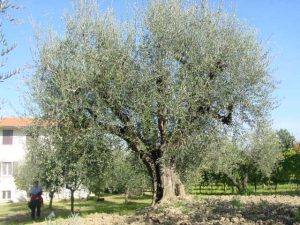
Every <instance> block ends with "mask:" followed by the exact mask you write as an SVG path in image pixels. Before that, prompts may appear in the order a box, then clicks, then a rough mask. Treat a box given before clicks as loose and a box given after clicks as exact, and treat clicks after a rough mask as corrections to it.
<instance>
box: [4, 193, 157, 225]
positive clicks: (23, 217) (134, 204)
mask: <svg viewBox="0 0 300 225" xmlns="http://www.w3.org/2000/svg"><path fill="white" fill-rule="evenodd" d="M104 199H105V201H96V200H95V199H91V200H75V206H74V209H75V212H76V213H78V215H79V216H81V217H84V216H86V215H88V214H91V213H96V212H98V213H118V214H127V213H130V212H132V211H134V210H136V209H138V208H142V207H146V206H149V205H150V203H151V196H150V195H144V197H141V198H137V199H130V200H129V202H128V203H127V204H125V203H124V197H123V196H122V195H108V196H105V197H104ZM41 211H42V213H41V219H40V221H44V220H45V219H46V217H47V216H48V215H49V214H50V212H51V211H53V212H54V213H55V218H68V217H69V216H70V202H69V201H67V200H61V201H54V202H53V209H52V210H49V209H48V202H45V204H44V207H43V208H42V210H41ZM32 223H33V221H32V220H31V218H30V209H29V208H28V207H27V203H26V202H23V203H9V204H3V205H0V224H3V225H4V224H7V225H8V224H9V225H15V224H32Z"/></svg>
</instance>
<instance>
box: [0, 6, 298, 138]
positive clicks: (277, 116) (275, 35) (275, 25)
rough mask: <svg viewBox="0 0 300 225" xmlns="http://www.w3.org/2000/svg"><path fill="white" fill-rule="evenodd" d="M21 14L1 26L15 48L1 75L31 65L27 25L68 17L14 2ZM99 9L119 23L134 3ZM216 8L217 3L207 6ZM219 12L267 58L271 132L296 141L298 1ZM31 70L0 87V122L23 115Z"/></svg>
mask: <svg viewBox="0 0 300 225" xmlns="http://www.w3.org/2000/svg"><path fill="white" fill-rule="evenodd" d="M14 2H15V3H17V4H19V5H22V6H23V9H22V10H20V11H17V12H14V13H13V15H15V16H16V17H17V18H19V19H22V20H23V24H21V25H12V24H5V26H4V32H5V34H6V37H7V40H8V41H9V43H17V45H18V46H17V48H16V49H15V50H14V51H13V52H12V53H11V54H10V55H9V57H8V61H7V64H6V67H5V69H6V70H9V69H12V68H16V67H22V66H24V65H33V53H34V49H35V39H34V29H33V28H32V21H35V23H36V24H38V25H39V26H41V27H47V26H49V25H51V26H52V27H54V28H55V29H56V30H58V31H62V30H63V23H62V16H63V13H64V11H65V9H67V10H68V11H71V4H72V1H70V0H51V1H50V0H14ZM102 2H103V4H102V9H103V10H104V9H105V8H107V7H108V6H112V7H113V8H114V10H115V12H116V14H117V15H118V16H119V17H121V18H122V17H125V16H126V14H127V12H128V5H133V3H134V2H139V3H141V2H142V1H136V0H132V1H131V0H103V1H102ZM209 2H210V3H213V4H216V3H218V2H220V1H219V0H212V1H209ZM223 4H224V6H225V8H227V9H230V10H231V11H232V9H234V10H235V12H236V13H237V15H238V18H239V19H240V20H242V21H245V22H247V23H248V24H250V25H251V26H253V27H255V28H256V29H257V31H258V36H259V38H260V40H261V42H262V43H263V45H264V46H265V48H266V49H270V51H271V55H272V58H273V59H272V65H271V69H272V70H273V71H274V72H273V76H274V79H275V80H277V81H279V82H280V83H279V85H278V89H277V90H276V91H275V93H274V95H275V96H276V97H277V99H278V100H279V103H278V105H279V106H278V107H277V108H276V109H275V110H274V111H273V113H272V118H273V121H274V122H273V123H274V125H273V126H274V128H275V129H279V128H285V129H288V130H289V131H290V132H291V133H292V134H294V136H295V137H296V138H297V139H298V140H300V120H299V116H298V115H299V112H300V104H299V103H300V100H299V98H300V88H298V86H299V84H300V69H299V66H300V26H299V21H300V13H299V12H300V1H298V0H251V1H250V0H223ZM32 73H33V70H30V69H27V70H25V71H24V72H22V73H21V74H20V75H18V76H15V77H13V78H10V79H8V80H6V81H5V82H2V83H0V99H1V100H2V101H4V103H3V104H1V109H0V116H17V115H21V114H22V113H23V111H24V102H23V101H22V99H23V95H24V91H25V83H24V81H25V80H26V79H27V78H28V77H30V74H32Z"/></svg>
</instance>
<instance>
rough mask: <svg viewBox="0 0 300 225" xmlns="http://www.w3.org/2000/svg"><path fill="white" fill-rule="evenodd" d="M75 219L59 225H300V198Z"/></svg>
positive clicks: (226, 201)
mask: <svg viewBox="0 0 300 225" xmlns="http://www.w3.org/2000/svg"><path fill="white" fill-rule="evenodd" d="M72 220H73V222H71V221H70V220H69V221H66V220H65V221H61V223H55V224H59V225H60V224H72V225H73V224H78V225H125V224H131V225H156V224H163V225H234V224H241V225H252V224H253V225H254V224H255V225H282V224H284V225H300V197H299V196H298V197H297V196H296V197H293V196H275V195H274V196H212V197H208V198H205V199H199V200H195V199H193V200H189V201H178V202H176V203H174V204H173V205H158V206H155V207H153V208H152V207H149V208H144V209H140V210H138V211H136V212H135V213H134V214H132V215H116V214H104V213H101V214H93V215H89V216H87V217H86V218H80V217H77V218H73V219H72Z"/></svg>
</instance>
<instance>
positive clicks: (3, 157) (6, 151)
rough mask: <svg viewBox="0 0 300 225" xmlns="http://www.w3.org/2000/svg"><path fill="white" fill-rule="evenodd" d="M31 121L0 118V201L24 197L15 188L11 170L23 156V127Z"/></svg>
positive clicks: (14, 200) (24, 137)
mask: <svg viewBox="0 0 300 225" xmlns="http://www.w3.org/2000/svg"><path fill="white" fill-rule="evenodd" d="M31 123H32V120H31V119H25V118H0V203H1V202H8V201H13V202H17V201H21V200H25V199H26V193H25V192H24V191H20V190H18V189H17V188H16V185H15V182H14V178H13V171H14V168H15V166H16V163H17V162H19V161H20V160H22V159H23V158H24V156H25V148H26V133H25V129H24V128H26V127H27V126H29V125H31Z"/></svg>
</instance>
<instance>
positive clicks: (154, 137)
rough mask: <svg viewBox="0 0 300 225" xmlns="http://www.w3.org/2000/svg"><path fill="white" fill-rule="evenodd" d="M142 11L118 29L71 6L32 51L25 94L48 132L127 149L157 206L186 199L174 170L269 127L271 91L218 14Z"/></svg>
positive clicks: (88, 5)
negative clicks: (91, 133)
mask: <svg viewBox="0 0 300 225" xmlns="http://www.w3.org/2000/svg"><path fill="white" fill-rule="evenodd" d="M141 11H142V12H141V13H137V15H136V16H135V19H133V20H128V21H127V22H125V23H122V22H120V21H118V20H117V19H116V17H115V16H114V14H113V13H112V12H111V11H108V12H106V13H104V14H101V13H100V11H99V7H98V5H97V4H96V3H95V2H94V1H78V3H77V5H76V6H75V8H74V13H73V14H71V15H67V16H66V18H65V32H64V34H63V35H57V34H55V32H49V35H48V37H47V38H46V39H44V41H41V42H40V43H39V49H38V58H37V59H36V62H37V65H36V66H37V72H36V74H35V75H34V77H33V81H32V83H31V90H32V94H33V97H34V100H35V102H36V103H37V105H38V106H39V110H40V116H41V117H42V118H44V119H47V120H48V121H51V122H50V123H49V126H50V127H51V126H52V127H58V128H59V127H65V128H68V129H69V130H72V129H77V128H78V127H80V131H83V130H86V129H89V128H91V127H92V128H93V129H97V130H98V132H101V134H103V135H104V136H106V137H114V140H116V141H120V142H122V143H126V145H127V146H128V148H129V149H131V150H132V151H133V152H134V153H135V154H136V155H137V156H138V157H139V158H140V159H141V160H142V161H143V163H144V165H145V166H146V168H147V171H148V174H149V176H150V178H151V180H152V187H153V191H154V196H153V202H154V203H157V202H163V201H171V200H174V199H175V198H176V196H184V194H185V191H184V186H183V184H182V182H181V179H180V176H179V175H178V165H180V166H181V167H182V168H181V169H183V170H184V167H185V166H188V164H190V163H191V162H193V160H194V161H197V160H196V159H197V158H199V157H200V156H201V155H203V152H204V150H207V149H209V148H208V146H210V145H209V143H212V142H214V141H216V140H218V138H217V137H219V136H220V135H226V134H230V135H231V136H232V135H235V136H237V135H239V134H240V133H242V132H243V130H245V129H247V128H249V127H251V126H255V125H256V124H257V122H259V121H263V120H265V119H266V118H267V117H268V114H269V110H270V109H271V108H272V99H271V93H272V91H273V89H274V83H273V81H272V79H271V75H270V73H269V55H268V52H267V51H265V50H264V48H263V46H262V45H261V43H260V41H258V38H257V36H256V35H255V32H254V30H253V29H252V28H250V27H249V26H247V25H245V24H243V23H241V22H240V21H239V20H238V19H237V18H236V16H235V15H232V14H230V13H227V12H225V11H223V9H222V8H221V7H220V8H219V9H218V10H214V9H213V8H211V7H210V6H209V5H207V4H206V2H205V1H204V2H203V3H202V4H201V5H197V4H196V3H186V2H184V1H181V0H170V1H164V0H155V1H149V3H148V6H147V8H146V9H145V10H142V9H141ZM70 140H72V139H70ZM73 140H74V139H73ZM75 140H76V139H75ZM71 142H72V141H71ZM71 142H70V144H72V143H71ZM68 146H69V145H65V147H66V148H68ZM83 148H84V147H83ZM81 150H82V148H81ZM81 150H80V151H81ZM186 159H191V161H186V163H182V161H183V160H186Z"/></svg>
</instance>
